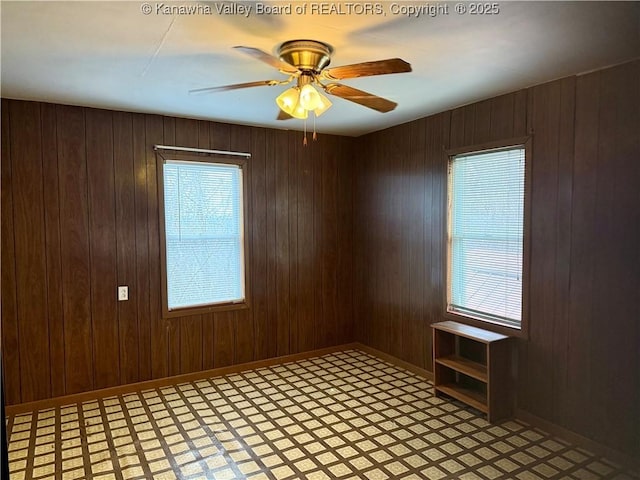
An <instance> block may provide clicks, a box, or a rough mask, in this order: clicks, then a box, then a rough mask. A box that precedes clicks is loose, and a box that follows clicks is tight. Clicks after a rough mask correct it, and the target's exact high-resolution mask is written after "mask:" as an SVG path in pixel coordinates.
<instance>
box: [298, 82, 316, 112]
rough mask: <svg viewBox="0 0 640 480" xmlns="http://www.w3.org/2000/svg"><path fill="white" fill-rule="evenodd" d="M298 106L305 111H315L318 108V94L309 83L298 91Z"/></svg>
mask: <svg viewBox="0 0 640 480" xmlns="http://www.w3.org/2000/svg"><path fill="white" fill-rule="evenodd" d="M300 105H301V106H302V107H303V108H304V109H305V110H315V109H316V108H318V107H319V106H320V93H318V91H317V90H316V89H315V88H313V85H311V84H310V83H307V84H306V85H304V86H303V87H302V89H301V90H300Z"/></svg>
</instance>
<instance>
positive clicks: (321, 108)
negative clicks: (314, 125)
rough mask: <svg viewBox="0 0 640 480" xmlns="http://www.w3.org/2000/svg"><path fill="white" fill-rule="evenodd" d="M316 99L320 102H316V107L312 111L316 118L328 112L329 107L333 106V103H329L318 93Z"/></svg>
mask: <svg viewBox="0 0 640 480" xmlns="http://www.w3.org/2000/svg"><path fill="white" fill-rule="evenodd" d="M318 98H319V100H320V101H319V102H318V106H317V107H316V108H315V109H314V110H313V112H314V113H315V114H316V117H319V116H320V115H322V114H323V113H324V112H326V111H327V110H329V108H331V105H333V103H331V101H330V100H329V99H328V98H327V97H326V96H324V95H322V94H321V93H320V92H318Z"/></svg>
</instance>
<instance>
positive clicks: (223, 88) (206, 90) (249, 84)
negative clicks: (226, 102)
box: [189, 80, 279, 94]
mask: <svg viewBox="0 0 640 480" xmlns="http://www.w3.org/2000/svg"><path fill="white" fill-rule="evenodd" d="M278 83H279V82H277V81H274V80H260V81H258V82H247V83H234V84H232V85H222V86H220V87H208V88H196V89H195V90H189V93H190V94H198V93H212V92H225V91H227V90H238V89H239V88H250V87H266V86H270V85H277V84H278Z"/></svg>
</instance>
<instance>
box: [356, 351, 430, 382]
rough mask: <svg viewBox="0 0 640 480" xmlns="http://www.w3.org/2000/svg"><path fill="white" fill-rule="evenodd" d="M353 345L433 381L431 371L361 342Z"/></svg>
mask: <svg viewBox="0 0 640 480" xmlns="http://www.w3.org/2000/svg"><path fill="white" fill-rule="evenodd" d="M351 345H352V348H357V349H358V350H362V351H363V352H366V353H370V354H371V355H373V356H375V357H378V358H380V359H382V360H385V361H387V362H389V363H391V364H393V365H396V366H397V367H402V368H404V369H405V370H409V371H410V372H412V373H415V374H416V375H420V376H421V377H424V378H426V379H427V380H433V373H432V372H430V371H429V370H425V369H424V368H420V367H417V366H415V365H414V364H412V363H409V362H406V361H404V360H401V359H399V358H398V357H394V356H393V355H389V354H388V353H384V352H381V351H380V350H376V349H375V348H372V347H369V346H367V345H364V344H362V343H360V342H355V343H353V344H351Z"/></svg>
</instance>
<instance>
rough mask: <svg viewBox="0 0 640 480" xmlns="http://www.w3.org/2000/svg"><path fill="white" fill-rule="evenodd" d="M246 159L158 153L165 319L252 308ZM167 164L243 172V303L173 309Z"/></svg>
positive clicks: (162, 294) (163, 313) (181, 153)
mask: <svg viewBox="0 0 640 480" xmlns="http://www.w3.org/2000/svg"><path fill="white" fill-rule="evenodd" d="M247 160H248V159H247V158H245V157H225V156H222V155H221V154H212V153H183V152H176V151H163V150H157V151H156V177H157V187H158V221H159V225H158V226H159V233H160V282H161V288H160V290H161V298H162V317H163V318H176V317H186V316H189V315H198V314H203V313H214V312H224V311H230V310H244V309H248V308H249V298H250V292H251V290H250V275H249V238H250V231H249V225H250V222H249V210H248V204H249V195H248V192H247V185H250V178H249V168H248V165H249V162H248V161H247ZM167 161H181V162H200V163H217V164H227V165H236V166H238V167H239V168H240V169H241V171H242V185H241V187H242V236H243V242H242V244H243V245H242V248H243V255H242V256H243V258H242V263H243V267H244V300H243V301H241V302H226V303H216V304H209V305H197V306H193V307H181V308H175V309H172V310H169V295H168V284H167V235H166V218H165V204H164V166H165V163H166V162H167Z"/></svg>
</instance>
